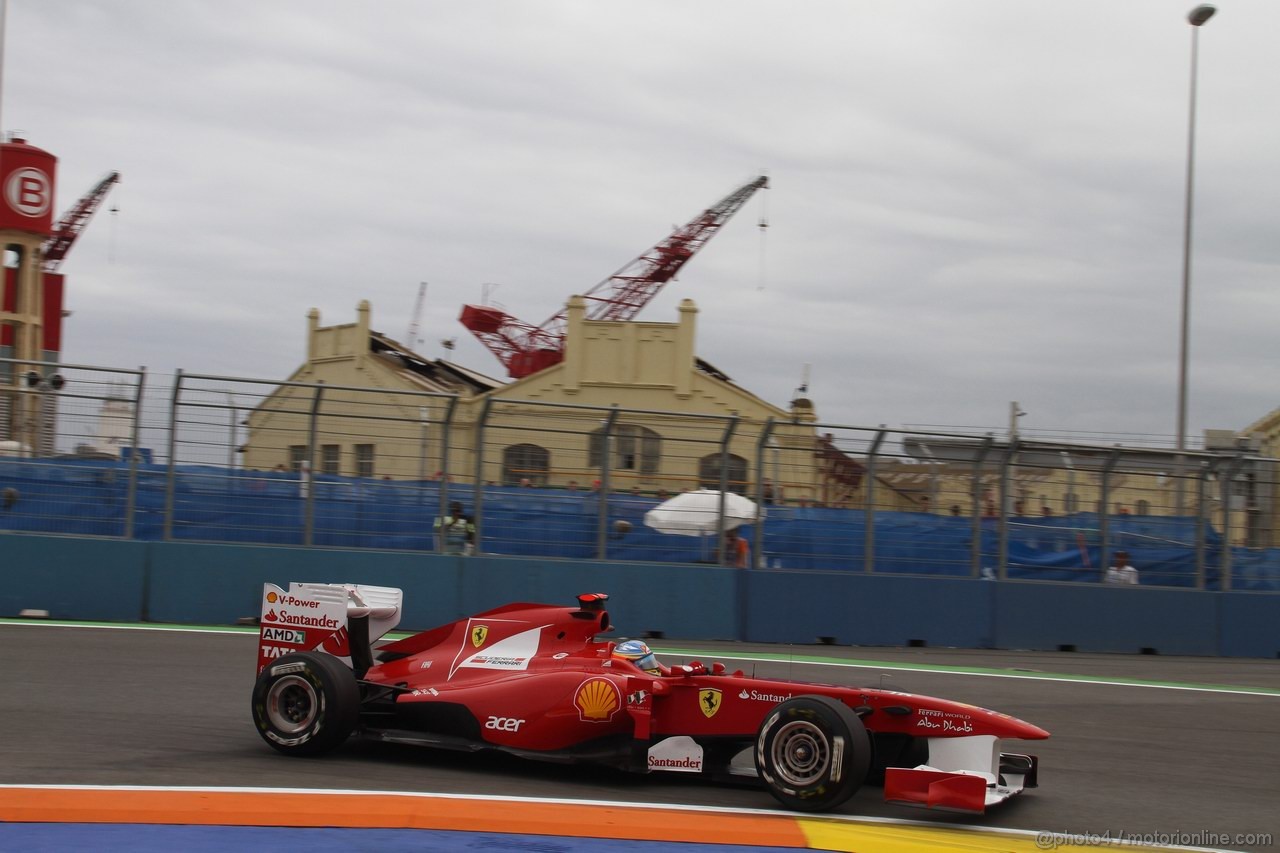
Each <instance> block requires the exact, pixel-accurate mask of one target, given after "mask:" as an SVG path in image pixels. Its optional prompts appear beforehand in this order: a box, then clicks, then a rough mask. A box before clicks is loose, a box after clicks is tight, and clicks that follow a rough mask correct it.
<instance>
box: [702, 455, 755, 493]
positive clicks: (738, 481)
mask: <svg viewBox="0 0 1280 853" xmlns="http://www.w3.org/2000/svg"><path fill="white" fill-rule="evenodd" d="M698 487H699V488H702V489H719V488H720V454H719V453H708V454H707V455H706V456H704V457H702V458H701V459H699V460H698ZM746 488H747V460H745V459H743V458H742V457H741V456H738V455H736V454H733V453H730V454H729V485H728V489H729V491H731V492H738V493H739V494H741V493H742V492H743V491H744V490H745V489H746Z"/></svg>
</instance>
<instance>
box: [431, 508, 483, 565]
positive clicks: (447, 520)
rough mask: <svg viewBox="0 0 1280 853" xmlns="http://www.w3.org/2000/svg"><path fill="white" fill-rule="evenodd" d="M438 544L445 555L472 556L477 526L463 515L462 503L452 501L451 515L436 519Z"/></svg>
mask: <svg viewBox="0 0 1280 853" xmlns="http://www.w3.org/2000/svg"><path fill="white" fill-rule="evenodd" d="M435 528H436V543H437V547H438V548H439V549H440V552H441V553H443V554H470V553H471V551H472V549H473V547H474V545H475V538H476V526H475V524H473V523H472V522H471V518H470V517H469V516H467V515H466V514H464V513H463V511H462V503H461V502H459V501H452V502H451V503H450V504H449V514H448V515H446V516H445V517H444V518H437V519H436V524H435Z"/></svg>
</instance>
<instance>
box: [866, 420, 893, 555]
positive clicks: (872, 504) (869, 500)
mask: <svg viewBox="0 0 1280 853" xmlns="http://www.w3.org/2000/svg"><path fill="white" fill-rule="evenodd" d="M886 435H888V432H887V431H886V430H885V428H884V424H881V425H880V429H879V430H877V431H876V437H875V438H873V439H872V440H871V447H870V448H869V449H868V450H867V472H866V475H865V476H866V478H867V497H866V504H865V506H864V507H863V513H862V518H863V522H862V523H863V537H862V571H864V572H866V573H867V574H870V573H872V572H874V571H875V570H876V518H875V516H876V454H877V453H879V452H880V445H881V444H882V443H883V442H884V439H885V436H886Z"/></svg>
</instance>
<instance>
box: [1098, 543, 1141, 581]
mask: <svg viewBox="0 0 1280 853" xmlns="http://www.w3.org/2000/svg"><path fill="white" fill-rule="evenodd" d="M1102 582H1103V583H1112V584H1123V585H1129V586H1137V585H1138V570H1137V569H1135V568H1134V567H1133V566H1131V565H1129V552H1128V551H1116V555H1115V557H1113V558H1112V560H1111V566H1110V567H1109V568H1108V569H1107V573H1106V574H1105V575H1103V576H1102Z"/></svg>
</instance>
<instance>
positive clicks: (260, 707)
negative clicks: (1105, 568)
mask: <svg viewBox="0 0 1280 853" xmlns="http://www.w3.org/2000/svg"><path fill="white" fill-rule="evenodd" d="M401 601H402V593H401V591H400V590H398V589H392V588H389V587H374V586H365V585H350V584H304V583H294V584H291V585H290V587H289V589H288V590H284V589H281V588H279V587H277V586H274V585H273V584H266V585H265V587H264V589H263V607H262V627H261V632H260V642H259V656H258V680H257V683H256V684H255V685H254V689H253V719H254V722H255V723H256V724H257V727H258V732H259V733H260V734H261V735H262V737H263V739H264V740H266V742H267V743H268V744H270V745H271V746H272V747H274V748H275V749H277V750H279V751H280V752H283V753H286V754H291V755H314V754H318V753H322V752H325V751H327V750H330V749H333V748H334V747H336V746H338V745H339V744H341V743H342V742H343V741H345V740H346V739H347V738H348V737H349V736H350V735H351V734H352V733H353V732H354V733H358V734H359V735H360V736H362V737H365V738H370V739H374V740H381V741H386V742H391V743H405V744H418V745H422V746H433V747H441V748H446V749H458V750H472V751H474V750H481V749H495V750H501V751H503V752H507V753H511V754H514V755H519V756H524V757H527V758H535V759H540V760H545V761H558V762H592V763H600V764H609V765H614V766H616V767H620V768H623V769H625V770H630V771H635V772H640V773H647V772H652V771H668V772H677V773H701V774H705V775H707V776H708V777H711V778H719V779H726V778H731V777H743V776H745V777H756V778H758V780H759V781H760V782H761V783H763V785H764V787H765V788H767V789H768V790H769V792H770V793H771V794H772V795H773V796H774V797H775V798H776V799H777V800H778V801H779V802H781V803H782V804H783V805H784V806H786V807H788V808H791V809H798V810H803V811H826V810H830V809H833V808H835V807H837V806H839V805H840V804H841V803H843V802H844V801H845V800H847V799H848V798H849V797H851V796H852V795H853V794H854V792H855V791H857V790H858V788H859V787H860V786H861V785H863V784H883V786H884V796H885V799H886V800H888V801H892V802H900V803H906V804H911V805H920V806H929V807H935V808H943V809H951V810H959V811H967V812H981V811H983V810H984V809H985V808H986V807H987V806H990V805H993V804H995V803H999V802H1002V801H1003V800H1006V799H1008V798H1009V797H1012V796H1014V795H1015V794H1018V793H1020V792H1021V791H1022V790H1023V789H1024V788H1030V787H1034V786H1035V784H1036V759H1035V758H1034V757H1033V756H1028V755H1022V754H1017V753H1002V752H1001V751H1000V746H999V742H1000V739H1001V738H1021V739H1027V740H1038V739H1042V738H1046V737H1048V736H1049V733H1048V732H1046V731H1044V730H1043V729H1040V728H1037V727H1036V726H1033V725H1031V724H1029V723H1025V722H1023V721H1022V720H1017V719H1014V718H1013V717H1010V716H1007V715H1005V714H998V713H996V712H994V711H988V710H985V709H982V708H977V707H974V706H972V705H965V704H962V703H960V702H951V701H948V700H946V699H935V698H933V697H929V696H916V695H912V694H909V693H899V692H896V691H891V690H879V689H874V688H860V687H841V686H837V685H829V684H808V683H803V682H797V681H775V680H767V679H761V678H753V677H750V676H746V675H744V674H743V673H742V672H733V673H729V672H727V671H726V670H725V667H724V666H723V665H721V664H719V663H714V664H712V665H710V666H704V665H703V664H700V663H697V662H693V663H690V664H687V665H676V666H670V667H667V666H663V665H662V664H661V663H659V662H658V661H657V659H656V658H655V657H654V656H653V655H652V653H649V651H648V649H647V647H645V646H644V644H643V643H640V642H639V641H635V640H631V641H626V642H613V641H609V640H599V639H597V635H599V634H603V633H606V632H608V631H610V630H611V625H610V624H609V614H608V612H607V611H606V610H605V606H606V602H607V601H608V596H606V595H603V594H598V593H595V594H588V595H581V596H578V602H577V606H574V607H557V606H553V605H546V604H509V605H506V606H505V607H499V608H496V609H494V610H489V611H486V612H484V613H480V614H477V615H475V616H472V617H469V618H466V619H459V620H458V621H456V622H452V623H450V624H448V625H442V626H440V627H439V628H433V629H432V630H429V631H423V632H421V633H418V634H413V635H412V636H409V637H406V638H404V639H401V640H397V641H395V642H391V643H388V644H384V645H382V646H380V647H377V648H376V649H375V648H374V646H373V642H374V641H376V640H378V639H379V638H381V637H382V636H383V635H384V634H386V633H387V632H388V631H390V630H391V629H392V628H394V627H395V626H396V625H397V624H398V623H399V620H400V611H401Z"/></svg>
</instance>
